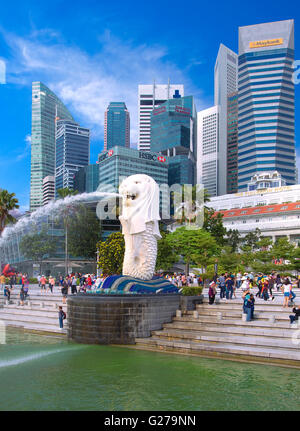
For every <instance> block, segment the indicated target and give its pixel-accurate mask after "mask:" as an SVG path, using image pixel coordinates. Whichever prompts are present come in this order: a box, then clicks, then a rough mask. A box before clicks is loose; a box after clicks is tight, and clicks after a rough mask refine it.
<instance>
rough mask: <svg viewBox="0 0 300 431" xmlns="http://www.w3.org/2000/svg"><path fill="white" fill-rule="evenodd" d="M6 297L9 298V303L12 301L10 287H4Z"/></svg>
mask: <svg viewBox="0 0 300 431" xmlns="http://www.w3.org/2000/svg"><path fill="white" fill-rule="evenodd" d="M3 293H4V296H5V297H6V298H7V300H8V302H9V301H10V288H9V286H5V287H4V292H3Z"/></svg>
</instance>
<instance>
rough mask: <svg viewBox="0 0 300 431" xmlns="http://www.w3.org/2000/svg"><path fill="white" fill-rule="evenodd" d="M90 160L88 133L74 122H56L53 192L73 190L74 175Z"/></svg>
mask: <svg viewBox="0 0 300 431" xmlns="http://www.w3.org/2000/svg"><path fill="white" fill-rule="evenodd" d="M89 160H90V131H89V129H86V128H85V127H81V126H80V125H79V124H77V123H75V122H74V121H69V120H57V122H56V161H55V165H56V167H55V191H56V194H57V190H58V189H62V188H69V189H71V190H73V189H74V176H75V173H76V172H77V171H78V170H79V169H80V168H82V167H83V166H87V165H88V164H89Z"/></svg>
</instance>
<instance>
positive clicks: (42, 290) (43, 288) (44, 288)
mask: <svg viewBox="0 0 300 431" xmlns="http://www.w3.org/2000/svg"><path fill="white" fill-rule="evenodd" d="M40 283H41V295H42V294H43V292H45V293H46V283H47V280H46V277H45V276H44V275H42V277H41V280H40Z"/></svg>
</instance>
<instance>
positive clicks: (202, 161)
mask: <svg viewBox="0 0 300 431" xmlns="http://www.w3.org/2000/svg"><path fill="white" fill-rule="evenodd" d="M197 134H198V139H197V183H198V184H203V186H204V188H205V189H206V190H207V191H208V193H209V195H210V196H217V195H219V194H220V193H218V184H219V183H220V180H219V164H220V163H223V162H224V160H220V157H219V151H218V142H219V106H218V105H217V106H212V107H211V108H208V109H204V110H203V111H200V112H198V116H197ZM225 157H226V158H227V156H225ZM224 180H225V178H223V181H224Z"/></svg>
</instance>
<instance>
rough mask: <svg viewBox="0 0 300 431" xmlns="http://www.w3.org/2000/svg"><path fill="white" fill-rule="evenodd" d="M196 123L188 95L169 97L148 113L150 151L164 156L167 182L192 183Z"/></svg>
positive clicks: (193, 176)
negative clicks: (149, 115) (165, 157)
mask: <svg viewBox="0 0 300 431" xmlns="http://www.w3.org/2000/svg"><path fill="white" fill-rule="evenodd" d="M196 122H197V117H196V108H195V105H194V98H193V97H192V96H187V97H181V98H178V99H177V98H175V99H169V100H167V101H166V102H165V103H162V104H161V105H160V106H158V107H157V108H155V109H153V111H152V112H151V151H154V152H156V153H160V154H162V155H164V156H167V157H168V161H169V180H168V182H169V185H173V184H193V185H194V184H195V181H196V140H197V136H196V133H197V132H196V130H197V125H196Z"/></svg>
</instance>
